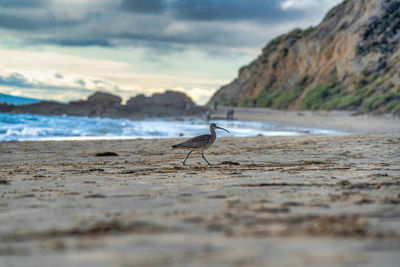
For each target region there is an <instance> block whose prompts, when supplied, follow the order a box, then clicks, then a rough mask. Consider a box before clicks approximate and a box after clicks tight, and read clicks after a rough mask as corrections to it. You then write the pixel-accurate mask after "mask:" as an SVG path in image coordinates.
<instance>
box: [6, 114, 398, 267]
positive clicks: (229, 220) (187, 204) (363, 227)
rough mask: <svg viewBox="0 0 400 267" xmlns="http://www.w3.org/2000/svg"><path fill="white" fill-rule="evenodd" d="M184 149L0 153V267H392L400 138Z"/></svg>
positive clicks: (103, 146) (23, 148)
mask: <svg viewBox="0 0 400 267" xmlns="http://www.w3.org/2000/svg"><path fill="white" fill-rule="evenodd" d="M299 117H301V118H303V117H305V116H299ZM179 141H181V140H177V139H154V140H149V139H147V140H146V139H137V140H123V141H98V140H97V141H69V142H9V143H0V166H1V168H0V241H1V242H0V265H1V266H205V265H208V266H349V265H353V264H359V265H366V266H379V265H380V266H398V263H399V262H400V205H399V204H400V134H398V133H393V132H392V133H390V134H364V135H345V136H303V137H272V138H267V137H261V136H258V137H252V138H221V139H217V141H216V143H215V145H214V146H213V147H212V148H210V150H209V151H207V152H206V153H205V154H206V156H207V158H208V160H209V161H210V162H211V163H214V164H215V165H214V166H211V167H208V166H205V164H204V161H202V159H201V157H200V156H199V155H193V156H192V157H191V158H189V160H188V164H189V166H182V164H181V162H182V160H183V159H184V157H185V152H183V151H176V150H171V149H170V146H171V145H173V144H175V143H177V142H179ZM108 151H109V152H115V153H117V154H118V156H109V157H99V156H96V154H97V153H100V152H108Z"/></svg>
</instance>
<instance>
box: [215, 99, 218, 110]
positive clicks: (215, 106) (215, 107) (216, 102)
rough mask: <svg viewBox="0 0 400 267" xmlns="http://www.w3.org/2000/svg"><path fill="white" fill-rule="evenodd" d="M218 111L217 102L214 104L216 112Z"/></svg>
mask: <svg viewBox="0 0 400 267" xmlns="http://www.w3.org/2000/svg"><path fill="white" fill-rule="evenodd" d="M217 109H218V101H215V102H214V110H217Z"/></svg>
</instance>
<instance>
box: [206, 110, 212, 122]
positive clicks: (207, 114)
mask: <svg viewBox="0 0 400 267" xmlns="http://www.w3.org/2000/svg"><path fill="white" fill-rule="evenodd" d="M206 120H207V121H209V120H211V111H210V110H209V109H207V111H206Z"/></svg>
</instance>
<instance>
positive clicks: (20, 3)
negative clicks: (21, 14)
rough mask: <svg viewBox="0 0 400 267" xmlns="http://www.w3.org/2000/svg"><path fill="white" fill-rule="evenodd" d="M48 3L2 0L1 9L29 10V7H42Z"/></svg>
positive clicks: (31, 0) (32, 0)
mask: <svg viewBox="0 0 400 267" xmlns="http://www.w3.org/2000/svg"><path fill="white" fill-rule="evenodd" d="M46 3H47V1H46V0H1V1H0V6H1V7H12V8H27V7H42V6H45V5H46Z"/></svg>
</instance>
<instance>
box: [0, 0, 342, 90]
mask: <svg viewBox="0 0 400 267" xmlns="http://www.w3.org/2000/svg"><path fill="white" fill-rule="evenodd" d="M339 2H340V0H296V1H295V0H201V1H200V0H199V1H195V0H120V1H116V0H0V45H2V47H3V48H4V47H6V48H7V47H8V48H13V49H21V51H22V50H24V49H39V50H41V49H46V48H43V47H47V46H52V47H56V48H59V49H58V51H61V50H60V49H63V48H65V51H67V50H68V49H72V48H74V49H80V48H82V49H86V50H82V51H85V52H88V53H90V51H89V50H87V49H91V48H93V49H95V48H96V47H97V48H105V49H110V50H112V51H115V52H117V51H119V50H120V49H124V48H130V49H132V50H131V51H133V52H134V51H135V49H144V50H146V51H147V52H146V53H147V56H146V57H141V58H137V59H134V61H135V64H137V63H139V64H141V63H140V62H138V61H142V63H144V64H147V63H148V62H146V60H147V61H149V60H150V61H153V62H154V64H159V65H162V64H164V65H169V62H171V60H172V61H173V60H174V58H172V57H171V55H173V54H175V55H176V54H177V52H179V51H181V53H184V51H197V52H196V53H197V54H200V53H203V54H204V56H203V57H206V55H209V56H211V57H214V60H215V62H216V64H217V65H218V63H217V61H218V60H220V62H223V64H229V61H228V59H229V58H230V57H232V58H243V59H245V60H248V59H249V58H250V57H256V56H257V54H258V53H259V52H260V50H261V48H262V47H263V46H265V45H266V43H267V41H268V40H270V39H271V38H273V37H275V36H277V35H279V34H282V33H285V32H287V31H289V30H291V29H293V28H295V27H308V26H310V25H316V24H317V23H318V22H320V20H321V19H322V17H323V15H324V14H325V13H326V12H327V11H328V10H329V9H330V8H331V7H333V6H334V5H335V4H337V3H339ZM9 40H12V42H10V41H9ZM61 53H67V52H64V51H61ZM80 54H84V52H81V53H80ZM83 56H85V55H83ZM92 57H93V56H92ZM109 58H112V55H111V56H109ZM196 60H197V62H193V72H194V70H195V69H196V68H197V67H196V66H195V64H202V63H201V62H199V59H198V57H197V58H196ZM200 60H201V58H200ZM207 60H208V59H207ZM237 62H238V61H236V63H237ZM236 63H235V64H236ZM243 63H246V62H243ZM243 63H241V64H243ZM232 64H233V62H232ZM36 65H37V64H36ZM221 65H222V63H221ZM157 66H158V65H157ZM187 66H188V65H186V67H185V69H184V70H185V71H187V68H188V67H187ZM4 67H8V66H4ZM239 67H240V66H235V68H236V69H238V68H239ZM27 68H29V66H27ZM32 68H34V66H32ZM54 71H55V72H56V71H57V69H55V70H54ZM71 71H73V70H72V69H71ZM160 71H163V69H157V68H155V69H154V73H158V72H160ZM179 71H180V70H179V69H177V70H176V75H177V76H179V75H181V74H180V73H179ZM169 74H170V73H169ZM0 75H2V74H1V73H0ZM202 75H204V73H202ZM210 75H215V71H214V73H210ZM193 76H195V75H193ZM231 76H232V77H230V79H233V78H234V73H232V74H231ZM0 77H3V78H4V77H5V76H4V75H3V76H0ZM7 77H8V76H7ZM9 78H10V77H9ZM213 78H215V76H213ZM219 79H228V78H227V77H226V75H225V74H224V75H222V74H221V76H220V78H219ZM43 82H44V81H43ZM113 82H115V83H118V81H116V80H114V81H113ZM135 85H137V84H135ZM187 85H188V83H187V82H186V83H185V87H186V86H187ZM0 86H6V84H5V80H4V79H3V80H1V81H0ZM29 86H30V85H29ZM29 86H28V84H27V87H26V88H29ZM49 86H50V87H51V86H52V85H49ZM85 86H86V84H84V85H80V86H78V87H79V88H80V89H82V88H81V87H85ZM219 86H220V85H218V84H215V85H214V86H212V85H210V87H213V88H204V90H208V91H210V90H211V89H213V90H215V89H216V88H217V87H219ZM42 87H46V86H45V85H43V86H42ZM78 87H77V88H78ZM182 87H184V86H183V85H182ZM19 88H22V86H21V87H19ZM71 88H75V86H72V87H71ZM137 88H144V87H143V86H140V85H137ZM193 88H194V85H193V87H187V90H188V91H190V90H192V91H193ZM83 89H85V88H83ZM86 89H88V90H91V88H90V89H89V88H86ZM143 90H145V88H144V89H143ZM196 90H197V89H196ZM209 94H211V91H210V93H209ZM203 95H206V94H205V93H203Z"/></svg>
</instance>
